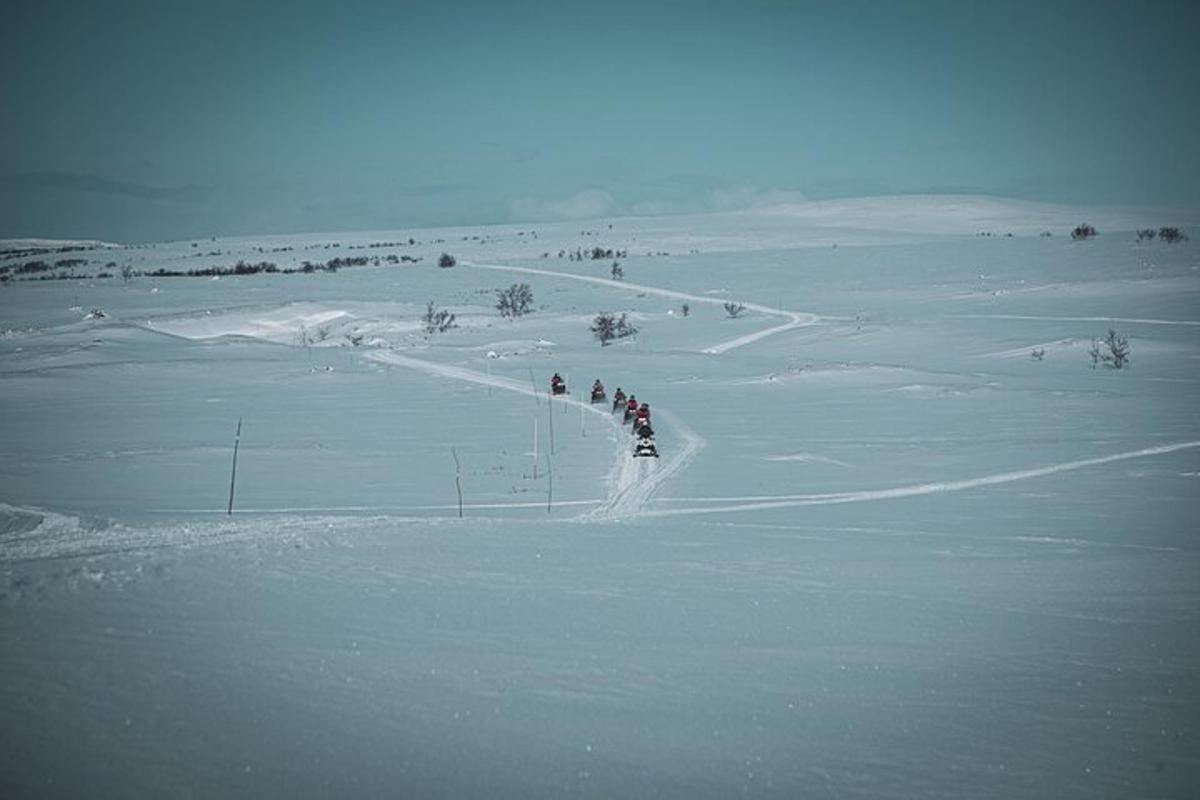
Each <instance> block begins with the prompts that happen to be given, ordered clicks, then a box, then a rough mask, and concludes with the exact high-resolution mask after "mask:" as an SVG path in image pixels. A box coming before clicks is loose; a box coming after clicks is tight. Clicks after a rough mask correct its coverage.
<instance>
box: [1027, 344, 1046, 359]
mask: <svg viewBox="0 0 1200 800" xmlns="http://www.w3.org/2000/svg"><path fill="white" fill-rule="evenodd" d="M1029 357H1030V358H1032V359H1033V360H1034V361H1041V360H1042V359H1043V358H1045V357H1046V348H1044V347H1035V348H1034V349H1032V350H1030V351H1029Z"/></svg>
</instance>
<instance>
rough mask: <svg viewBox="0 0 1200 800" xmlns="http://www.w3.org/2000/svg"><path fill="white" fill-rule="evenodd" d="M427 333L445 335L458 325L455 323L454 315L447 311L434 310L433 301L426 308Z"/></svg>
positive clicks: (424, 319)
mask: <svg viewBox="0 0 1200 800" xmlns="http://www.w3.org/2000/svg"><path fill="white" fill-rule="evenodd" d="M423 321H424V322H425V333H427V334H433V333H445V332H446V331H448V330H450V329H451V328H457V327H458V325H457V323H455V321H454V315H453V314H451V313H450V312H449V311H447V310H446V309H444V308H443V309H436V308H434V305H433V301H432V300H430V301H429V303H428V304H427V305H426V306H425V316H424V318H423Z"/></svg>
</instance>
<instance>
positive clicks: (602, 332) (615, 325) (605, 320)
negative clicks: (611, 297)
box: [590, 312, 637, 347]
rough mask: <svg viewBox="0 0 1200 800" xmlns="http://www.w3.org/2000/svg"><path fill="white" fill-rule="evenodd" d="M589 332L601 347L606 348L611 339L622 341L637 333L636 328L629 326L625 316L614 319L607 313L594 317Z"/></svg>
mask: <svg viewBox="0 0 1200 800" xmlns="http://www.w3.org/2000/svg"><path fill="white" fill-rule="evenodd" d="M590 330H591V331H592V335H593V336H595V337H596V339H598V340H599V341H600V346H601V347H604V346H606V345H607V344H608V343H609V342H611V341H612V340H613V339H623V338H625V337H626V336H633V335H634V334H635V333H637V328H635V327H634V326H633V325H630V324H629V320H628V319H627V318H626V315H625V314H622V315H621V316H620V317H615V316H613V315H612V314H609V313H607V312H605V313H603V314H599V315H597V316H596V319H595V320H594V321H593V322H592V326H591V329H590Z"/></svg>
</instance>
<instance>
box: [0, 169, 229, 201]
mask: <svg viewBox="0 0 1200 800" xmlns="http://www.w3.org/2000/svg"><path fill="white" fill-rule="evenodd" d="M0 182H2V183H7V184H10V185H14V186H30V187H36V188H39V189H56V190H58V191H63V192H81V193H87V194H107V195H118V196H121V197H136V198H138V199H141V200H168V201H171V202H178V203H199V202H204V201H206V200H209V199H211V198H212V197H213V196H214V194H215V190H214V189H212V188H210V187H206V186H195V185H188V186H147V185H145V184H140V183H130V182H128V181H118V180H112V179H110V178H102V177H100V176H98V175H86V174H82V173H74V172H18V173H12V174H9V175H3V176H0Z"/></svg>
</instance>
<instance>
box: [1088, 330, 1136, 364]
mask: <svg viewBox="0 0 1200 800" xmlns="http://www.w3.org/2000/svg"><path fill="white" fill-rule="evenodd" d="M1088 356H1089V357H1090V358H1091V359H1092V369H1095V368H1096V367H1098V366H1100V365H1101V364H1103V365H1104V366H1106V367H1108V368H1110V369H1121V368H1122V367H1124V366H1125V365H1126V364H1128V363H1129V338H1128V337H1126V336H1121V335H1120V334H1118V333H1117V332H1116V331H1114V330H1113V329H1112V328H1109V329H1108V335H1106V336H1105V337H1104V338H1103V339H1092V347H1091V349H1090V350H1088Z"/></svg>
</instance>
